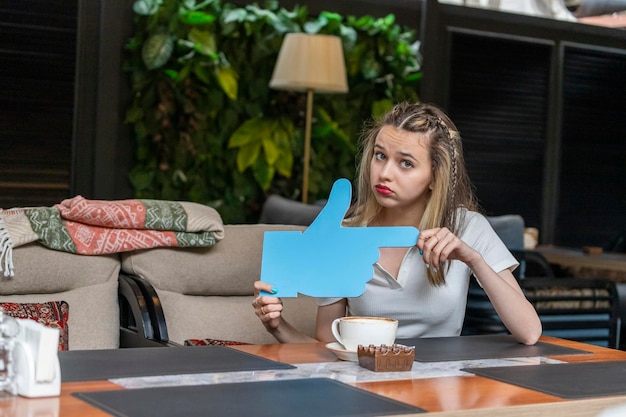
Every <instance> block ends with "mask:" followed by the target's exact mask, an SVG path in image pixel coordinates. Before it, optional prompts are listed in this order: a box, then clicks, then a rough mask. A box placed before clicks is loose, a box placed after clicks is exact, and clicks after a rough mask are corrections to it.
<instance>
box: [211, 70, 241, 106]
mask: <svg viewBox="0 0 626 417" xmlns="http://www.w3.org/2000/svg"><path fill="white" fill-rule="evenodd" d="M215 76H216V78H217V82H218V83H219V85H220V87H222V90H223V91H224V93H225V94H226V95H227V96H228V98H229V99H231V100H233V101H236V100H237V88H238V84H237V77H238V75H237V72H236V71H235V70H234V69H233V68H232V67H223V68H218V69H216V70H215Z"/></svg>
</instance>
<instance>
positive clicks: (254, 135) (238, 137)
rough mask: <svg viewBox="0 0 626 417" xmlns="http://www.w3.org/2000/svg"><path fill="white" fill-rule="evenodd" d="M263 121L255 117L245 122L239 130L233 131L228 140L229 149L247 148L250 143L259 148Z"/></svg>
mask: <svg viewBox="0 0 626 417" xmlns="http://www.w3.org/2000/svg"><path fill="white" fill-rule="evenodd" d="M263 123H264V121H263V120H262V119H261V118H259V117H256V118H254V119H250V120H246V121H245V122H244V123H243V124H242V125H241V126H240V127H239V129H237V130H235V132H233V134H232V135H231V137H230V139H229V140H228V147H229V148H239V147H242V146H247V145H249V144H251V143H252V142H255V141H256V142H257V143H258V145H259V146H260V144H261V138H260V137H261V135H260V132H261V131H262V130H263Z"/></svg>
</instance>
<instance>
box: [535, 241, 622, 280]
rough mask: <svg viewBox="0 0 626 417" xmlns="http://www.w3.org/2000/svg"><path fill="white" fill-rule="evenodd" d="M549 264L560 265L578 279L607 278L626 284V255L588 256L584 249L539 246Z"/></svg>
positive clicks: (605, 254)
mask: <svg viewBox="0 0 626 417" xmlns="http://www.w3.org/2000/svg"><path fill="white" fill-rule="evenodd" d="M536 251H537V252H539V253H541V254H542V255H543V256H544V257H545V258H546V259H547V260H548V262H549V263H551V264H555V265H558V266H559V267H561V268H563V269H565V270H566V271H568V272H569V273H570V274H571V275H572V276H574V277H578V278H607V279H610V280H613V281H615V282H619V283H626V254H623V253H612V252H611V253H607V252H604V253H602V254H600V255H588V254H586V253H584V252H583V251H582V249H571V248H562V247H558V246H538V247H537V248H536Z"/></svg>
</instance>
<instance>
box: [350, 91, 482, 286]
mask: <svg viewBox="0 0 626 417" xmlns="http://www.w3.org/2000/svg"><path fill="white" fill-rule="evenodd" d="M383 126H393V127H394V128H396V129H402V130H404V131H406V132H412V133H415V138H416V140H418V139H420V138H424V137H425V138H426V139H428V143H429V146H430V158H431V161H432V170H433V187H432V191H431V195H430V199H429V200H428V203H427V205H426V210H425V211H424V214H423V216H422V218H421V219H420V222H419V229H420V230H426V229H432V228H436V227H447V228H448V229H450V230H451V231H452V232H453V233H455V234H457V235H458V234H459V233H460V232H461V230H460V228H461V225H462V224H463V214H464V213H465V210H458V209H459V208H465V209H468V210H478V203H477V201H476V198H475V195H474V190H473V187H472V184H471V181H470V179H469V176H468V174H467V169H466V167H465V160H464V158H463V147H462V144H461V135H460V134H459V131H458V129H457V128H456V126H455V125H454V123H452V120H450V118H449V117H448V116H447V115H446V114H445V113H444V112H443V111H442V110H441V109H439V108H438V107H436V106H434V105H432V104H427V103H410V102H403V103H399V104H397V105H396V106H394V108H393V109H391V110H390V111H389V112H388V113H387V114H385V115H384V116H383V117H382V119H381V120H379V121H374V122H372V123H370V124H369V125H368V126H367V127H366V129H365V130H364V131H363V133H362V136H361V142H360V155H361V158H360V161H359V163H358V170H357V172H358V174H357V178H356V200H355V203H354V205H353V206H352V208H351V210H350V213H349V214H348V217H349V218H350V220H351V221H350V224H352V225H358V226H365V225H368V224H370V223H371V222H372V221H373V220H374V218H375V217H376V215H377V214H378V213H379V212H380V210H381V206H380V205H379V204H378V202H377V201H376V198H375V196H374V192H373V190H372V184H371V182H370V163H371V161H372V158H373V156H374V144H375V142H376V137H377V136H378V133H379V132H380V130H381V129H382V128H383ZM416 216H418V214H417V213H416ZM416 220H417V219H416ZM428 279H429V281H430V283H431V284H432V285H443V284H445V275H444V271H443V268H437V272H434V270H433V268H430V269H429V270H428Z"/></svg>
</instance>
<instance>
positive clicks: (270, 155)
mask: <svg viewBox="0 0 626 417" xmlns="http://www.w3.org/2000/svg"><path fill="white" fill-rule="evenodd" d="M262 143H263V152H264V153H265V160H266V161H267V163H268V164H269V165H274V163H275V162H276V160H277V159H278V157H279V156H280V149H279V148H278V145H277V144H276V142H274V140H273V139H272V138H271V137H269V136H265V137H263V141H262Z"/></svg>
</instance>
